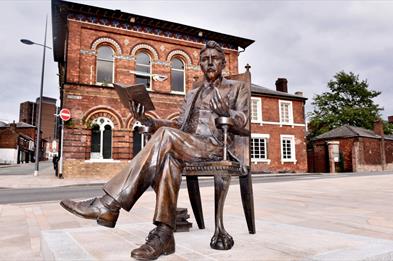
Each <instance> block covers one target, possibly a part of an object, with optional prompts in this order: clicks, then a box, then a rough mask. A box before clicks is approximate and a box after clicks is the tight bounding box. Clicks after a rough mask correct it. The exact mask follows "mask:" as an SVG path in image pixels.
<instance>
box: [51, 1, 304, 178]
mask: <svg viewBox="0 0 393 261" xmlns="http://www.w3.org/2000/svg"><path fill="white" fill-rule="evenodd" d="M52 24H53V46H54V49H53V51H54V58H55V61H56V62H58V65H59V75H60V76H59V77H60V90H61V93H60V99H61V107H62V108H69V109H70V110H71V114H72V116H71V117H72V118H71V120H70V121H68V122H66V124H65V128H64V146H63V150H64V151H63V157H64V162H63V174H64V176H65V177H67V176H80V175H93V174H94V175H102V176H112V175H114V174H116V173H117V172H118V171H119V170H121V169H122V168H124V167H125V166H126V165H127V162H128V161H129V160H130V159H131V158H132V157H133V155H135V153H137V152H138V151H139V150H140V149H141V146H143V138H142V137H141V136H140V135H139V134H137V133H136V132H135V131H134V130H135V127H136V126H135V122H134V120H133V118H132V117H131V115H130V113H129V111H128V110H127V109H126V108H125V107H123V105H122V104H121V103H120V102H119V100H118V96H117V94H116V92H115V91H114V89H113V86H112V82H118V83H123V84H134V83H145V84H146V85H147V87H148V90H149V92H150V95H151V98H152V100H153V103H154V105H155V107H156V110H155V111H152V112H149V113H148V116H149V117H152V118H161V119H169V120H172V119H175V118H176V117H178V110H179V106H180V104H181V102H182V101H183V99H184V96H185V93H186V92H187V91H188V90H190V89H191V88H192V84H193V82H194V81H196V80H197V79H198V78H200V77H201V76H202V72H201V70H200V68H199V50H200V49H201V47H202V46H203V45H204V43H205V42H206V41H207V40H215V41H217V42H219V43H220V44H221V45H222V46H223V47H224V51H225V56H226V60H227V66H226V69H225V71H224V74H226V75H230V74H237V73H238V55H239V52H238V49H239V48H241V49H243V50H244V49H245V48H247V47H248V46H249V45H250V44H252V43H253V41H252V40H249V39H245V38H240V37H235V36H230V35H226V34H222V33H218V32H212V31H208V30H205V29H200V28H195V27H191V26H186V25H182V24H177V23H173V22H168V21H163V20H158V19H154V18H148V17H143V16H140V15H134V14H129V13H124V12H121V11H120V10H109V9H104V8H99V7H94V6H88V5H82V4H76V3H71V2H64V1H57V0H56V1H52ZM256 89H258V90H259V91H258V92H257V96H258V97H262V103H261V104H262V106H264V108H263V109H262V111H263V113H264V115H263V120H264V122H262V125H263V126H266V127H268V126H270V127H271V129H270V130H269V131H263V132H262V133H263V134H267V135H271V141H273V140H274V141H275V142H277V137H276V132H275V131H274V130H273V128H274V127H273V126H275V127H277V128H279V129H280V130H285V132H284V133H286V134H287V135H288V137H289V136H290V135H299V140H300V139H301V138H302V141H299V140H298V139H297V138H294V139H292V138H291V137H295V136H290V137H289V138H290V139H291V140H290V141H288V139H286V138H288V137H284V136H283V137H282V138H283V140H285V141H283V142H284V143H285V144H286V145H285V146H287V147H286V148H287V149H286V150H285V151H286V152H285V153H286V156H285V157H290V158H288V159H284V160H283V161H281V162H280V164H281V167H280V166H279V165H278V164H276V162H275V161H276V159H277V158H278V156H277V153H273V149H274V148H275V145H274V144H273V143H272V144H271V145H270V142H265V144H269V153H268V154H267V155H268V158H267V160H272V161H271V162H270V165H269V162H262V161H259V163H258V164H255V167H256V168H262V165H268V166H269V169H271V170H277V169H283V168H282V167H288V169H289V168H291V169H293V170H301V171H303V170H306V167H304V166H305V165H304V164H303V163H302V164H300V159H302V157H303V156H302V153H301V151H300V147H301V146H302V145H300V146H298V145H297V144H298V143H299V144H302V142H304V127H303V132H301V131H300V128H298V126H297V125H296V124H298V123H299V124H303V125H304V114H303V107H302V106H303V105H304V101H305V99H304V98H303V97H300V96H296V95H290V94H287V93H285V92H280V93H278V92H277V93H275V91H272V92H274V93H275V94H272V93H270V94H269V93H266V91H265V92H264V91H261V89H263V88H261V87H259V88H256ZM265 99H266V101H265ZM269 99H270V100H271V103H272V104H273V103H274V100H275V101H276V103H277V104H276V105H274V106H276V107H274V106H273V105H272V106H273V107H272V108H275V109H274V110H275V111H276V113H277V115H279V109H278V108H279V107H280V105H279V102H280V101H281V100H282V101H288V104H289V103H290V104H291V105H290V106H289V105H288V106H287V107H285V108H287V109H288V110H289V109H290V110H291V113H290V114H291V115H294V117H293V116H288V117H291V119H294V121H290V122H287V123H284V122H283V121H282V122H281V123H282V124H280V120H279V118H278V117H279V116H277V115H276V116H269V112H268V111H270V110H271V109H270V108H269V106H270V105H269V103H270V101H268V100H269ZM292 100H293V101H292ZM280 104H281V103H280ZM298 109H299V110H300V111H301V116H298V115H300V114H299V113H298ZM265 110H266V112H265ZM292 112H294V114H292ZM286 115H289V111H288V113H287V114H286ZM301 117H302V119H301ZM267 121H269V122H267ZM255 126H256V125H255ZM258 126H259V127H261V126H260V124H259V125H258ZM298 130H299V131H298ZM278 139H280V137H279V138H278ZM258 142H260V141H259V140H258ZM295 144H296V155H297V156H296V158H294V157H293V156H294V155H295V154H294V151H295V149H294V147H293V146H295ZM254 147H255V146H254ZM257 147H258V149H257V150H258V153H259V151H260V150H261V149H262V148H261V146H259V144H258V146H257ZM270 147H271V150H270ZM298 149H299V151H298ZM265 150H266V148H265ZM289 150H291V151H289ZM274 151H275V149H274ZM254 152H255V150H254ZM292 152H293V153H292ZM255 155H256V154H255ZM258 157H261V156H260V155H258ZM273 160H274V162H273ZM288 160H290V161H291V162H289V161H288ZM302 161H303V159H302ZM304 162H306V161H304ZM305 164H306V163H305Z"/></svg>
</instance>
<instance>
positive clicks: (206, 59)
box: [200, 48, 225, 81]
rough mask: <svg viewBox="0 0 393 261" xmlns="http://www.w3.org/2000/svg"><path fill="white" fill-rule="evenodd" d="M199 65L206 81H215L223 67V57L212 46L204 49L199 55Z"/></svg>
mask: <svg viewBox="0 0 393 261" xmlns="http://www.w3.org/2000/svg"><path fill="white" fill-rule="evenodd" d="M200 66H201V69H202V72H203V73H204V75H205V78H206V79H207V80H208V81H215V80H216V79H217V78H218V77H220V76H221V73H222V70H223V69H224V68H225V58H224V57H223V56H222V54H221V53H220V52H219V51H217V50H216V49H214V48H208V49H206V50H205V51H204V52H203V53H202V54H201V57H200Z"/></svg>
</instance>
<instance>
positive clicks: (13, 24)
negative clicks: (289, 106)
mask: <svg viewBox="0 0 393 261" xmlns="http://www.w3.org/2000/svg"><path fill="white" fill-rule="evenodd" d="M73 2H78V3H83V4H87V5H94V6H100V7H105V8H109V9H120V10H122V11H123V12H128V13H134V14H139V15H143V16H148V17H154V18H158V19H163V20H168V21H172V22H177V23H182V24H186V25H191V26H195V27H200V28H203V29H207V30H211V31H217V32H221V33H225V34H229V35H234V36H240V37H244V38H248V39H253V40H255V43H253V44H252V45H251V46H249V47H248V48H247V49H246V50H245V52H243V53H241V54H240V56H239V70H240V71H243V68H244V66H245V65H246V64H247V63H249V64H250V65H251V73H252V81H253V83H255V84H258V85H262V86H265V87H268V88H272V89H274V88H275V84H274V83H275V81H276V79H277V78H287V79H288V92H289V93H294V92H296V91H302V92H303V93H304V96H305V97H307V98H308V100H307V104H306V111H311V110H312V105H311V102H312V98H313V97H314V95H316V94H321V93H322V92H325V91H327V90H328V89H327V82H328V81H329V80H331V79H332V78H333V76H334V75H335V74H336V73H337V72H339V71H342V70H344V71H345V72H354V73H355V74H358V75H359V77H360V79H362V80H365V79H367V81H368V83H369V88H370V89H372V90H376V91H381V92H382V94H381V95H380V96H379V97H377V98H376V99H375V102H376V103H378V104H379V105H380V106H381V107H383V108H384V111H382V115H383V118H384V119H386V118H387V116H389V115H393V102H392V99H393V1H356V2H352V1H240V0H231V1H218V0H208V1H207V0H198V1H197V0H194V1H189V0H183V1H170V0H161V1H154V0H145V1H135V0H134V1H129V0H123V1H116V0H107V1H92V0H75V1H73ZM50 5H51V3H50V1H49V0H0V9H1V10H2V11H3V12H2V15H1V16H0V43H1V45H0V46H1V48H0V60H1V63H0V76H1V79H2V83H1V84H0V90H1V92H0V97H1V98H0V120H6V121H14V120H15V121H16V122H17V121H18V119H19V104H20V103H21V102H24V101H34V100H35V99H36V98H37V97H38V96H39V93H40V81H41V66H42V57H43V47H41V46H38V45H24V44H22V43H21V42H20V39H23V38H25V39H30V40H32V41H34V42H36V43H41V44H42V43H43V42H44V31H45V16H46V15H48V34H47V46H50V47H51V46H52V44H53V42H52V25H51V9H50V8H51V6H50ZM57 72H58V71H57V64H56V63H55V62H54V61H53V54H52V50H48V51H47V52H46V59H45V77H44V92H43V93H44V96H49V97H53V98H56V99H59V87H58V77H57Z"/></svg>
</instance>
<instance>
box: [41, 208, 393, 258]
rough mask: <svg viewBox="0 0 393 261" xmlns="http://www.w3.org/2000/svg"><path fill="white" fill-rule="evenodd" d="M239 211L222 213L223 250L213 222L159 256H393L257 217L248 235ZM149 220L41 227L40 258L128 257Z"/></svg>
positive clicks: (344, 237)
mask: <svg viewBox="0 0 393 261" xmlns="http://www.w3.org/2000/svg"><path fill="white" fill-rule="evenodd" d="M243 219H244V218H243V217H241V216H233V215H232V216H230V217H226V224H227V227H228V230H229V231H230V233H231V234H232V236H233V237H234V240H235V245H234V247H233V248H232V249H231V250H228V251H217V250H214V249H211V248H210V246H209V242H210V238H211V236H212V234H213V227H214V226H213V224H207V225H208V226H207V228H206V229H204V230H199V229H195V228H194V229H192V230H191V231H190V232H179V233H175V240H176V252H175V254H173V255H170V256H164V257H162V258H161V259H162V260H280V261H281V260H282V261H285V260H302V261H328V260H329V261H337V260H352V261H363V260H364V261H366V260H367V261H371V260H375V261H379V260H393V241H391V240H383V239H377V238H372V237H365V236H357V235H352V234H345V233H339V232H332V231H327V230H322V229H314V228H308V227H304V226H298V225H288V224H282V223H273V222H267V221H263V220H257V221H256V226H257V231H258V232H257V233H256V234H254V235H251V234H248V232H247V231H245V230H244V228H243V226H240V225H239V223H241V222H242V221H243ZM152 228H153V225H152V224H151V223H136V224H122V225H120V226H118V227H117V228H115V229H107V228H101V227H97V226H95V227H88V228H77V229H64V230H52V231H43V232H42V233H41V254H42V256H43V258H44V260H56V261H60V260H70V259H72V260H130V251H131V250H132V249H134V248H136V247H138V246H139V245H141V244H143V243H144V242H143V240H144V238H145V236H146V234H147V233H148V231H149V230H150V229H152Z"/></svg>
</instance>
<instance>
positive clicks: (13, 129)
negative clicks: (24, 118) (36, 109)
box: [10, 121, 16, 132]
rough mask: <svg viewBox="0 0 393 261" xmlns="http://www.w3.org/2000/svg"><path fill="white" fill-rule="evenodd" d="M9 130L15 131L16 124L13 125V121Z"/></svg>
mask: <svg viewBox="0 0 393 261" xmlns="http://www.w3.org/2000/svg"><path fill="white" fill-rule="evenodd" d="M10 129H11V131H14V132H15V131H16V123H15V121H13V122H12V123H10Z"/></svg>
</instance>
